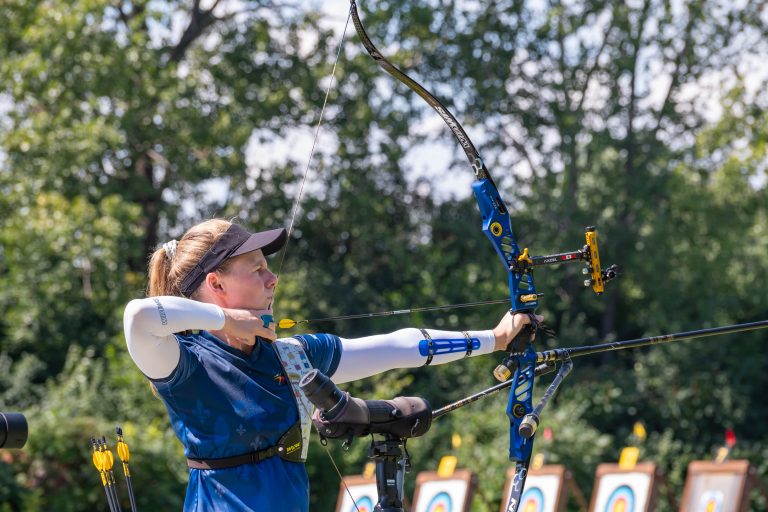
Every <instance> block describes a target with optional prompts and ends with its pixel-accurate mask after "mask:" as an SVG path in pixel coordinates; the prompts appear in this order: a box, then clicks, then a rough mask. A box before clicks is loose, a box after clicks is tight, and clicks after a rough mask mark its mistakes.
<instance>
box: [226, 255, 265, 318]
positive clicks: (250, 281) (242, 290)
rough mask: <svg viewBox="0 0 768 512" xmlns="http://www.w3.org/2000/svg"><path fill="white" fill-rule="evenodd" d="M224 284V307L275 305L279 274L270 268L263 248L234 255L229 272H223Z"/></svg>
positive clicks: (257, 307) (240, 307)
mask: <svg viewBox="0 0 768 512" xmlns="http://www.w3.org/2000/svg"><path fill="white" fill-rule="evenodd" d="M218 274H219V279H220V281H221V285H222V287H223V292H224V293H223V294H222V297H221V299H222V300H223V301H224V304H222V306H223V307H227V308H238V309H261V310H265V309H271V307H272V298H273V296H274V293H275V287H276V286H277V277H275V274H273V273H272V272H270V271H269V268H268V267H267V259H266V258H265V257H264V254H263V253H262V252H261V251H253V252H249V253H246V254H242V255H240V256H236V257H235V258H232V261H231V263H230V265H229V268H228V269H227V271H226V272H219V273H218Z"/></svg>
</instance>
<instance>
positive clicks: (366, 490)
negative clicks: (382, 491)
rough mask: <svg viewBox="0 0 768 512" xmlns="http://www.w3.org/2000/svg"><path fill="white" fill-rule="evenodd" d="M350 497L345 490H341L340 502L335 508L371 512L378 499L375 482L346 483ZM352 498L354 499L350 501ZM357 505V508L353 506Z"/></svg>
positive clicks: (352, 511)
mask: <svg viewBox="0 0 768 512" xmlns="http://www.w3.org/2000/svg"><path fill="white" fill-rule="evenodd" d="M348 488H349V492H350V493H351V494H352V497H351V498H350V496H349V494H347V492H346V490H344V491H343V496H342V497H341V504H340V505H339V507H338V508H337V510H339V511H340V512H357V511H358V510H359V511H360V512H373V508H374V506H375V505H376V502H377V501H378V491H377V490H376V483H375V482H374V483H364V484H348ZM353 499H354V501H352V500H353ZM355 506H357V508H355Z"/></svg>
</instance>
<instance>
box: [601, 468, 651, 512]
mask: <svg viewBox="0 0 768 512" xmlns="http://www.w3.org/2000/svg"><path fill="white" fill-rule="evenodd" d="M651 483H652V482H651V476H650V475H649V474H647V473H640V472H628V473H624V472H622V473H608V474H605V475H603V477H602V478H601V479H600V482H599V483H598V489H597V499H596V500H595V507H594V508H593V509H592V510H594V511H595V512H644V511H645V510H646V509H647V506H648V501H649V500H650V495H651V492H652V490H653V489H651Z"/></svg>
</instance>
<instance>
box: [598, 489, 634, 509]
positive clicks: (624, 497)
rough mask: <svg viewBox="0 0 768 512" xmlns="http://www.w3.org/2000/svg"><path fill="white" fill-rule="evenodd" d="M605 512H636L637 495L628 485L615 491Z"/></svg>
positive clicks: (609, 498)
mask: <svg viewBox="0 0 768 512" xmlns="http://www.w3.org/2000/svg"><path fill="white" fill-rule="evenodd" d="M605 512H635V493H634V492H633V491H632V489H631V488H630V487H629V486H627V485H622V486H621V487H618V488H616V489H614V491H613V492H612V493H611V495H610V496H609V497H608V503H607V504H606V506H605Z"/></svg>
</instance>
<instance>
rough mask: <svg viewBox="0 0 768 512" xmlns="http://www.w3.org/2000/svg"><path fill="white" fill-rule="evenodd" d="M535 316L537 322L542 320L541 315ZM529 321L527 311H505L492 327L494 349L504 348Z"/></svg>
mask: <svg viewBox="0 0 768 512" xmlns="http://www.w3.org/2000/svg"><path fill="white" fill-rule="evenodd" d="M535 316H536V320H538V321H539V323H541V322H543V321H544V317H543V316H541V315H535ZM529 323H531V319H530V317H529V316H528V314H527V313H512V312H511V311H507V313H506V314H505V315H504V317H503V318H502V319H501V321H500V322H499V325H497V326H496V327H494V329H493V335H494V336H495V337H496V350H506V349H507V347H508V346H509V344H510V343H511V342H512V340H513V339H515V336H517V335H518V334H519V333H520V331H521V330H523V327H525V326H526V325H528V324H529Z"/></svg>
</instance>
